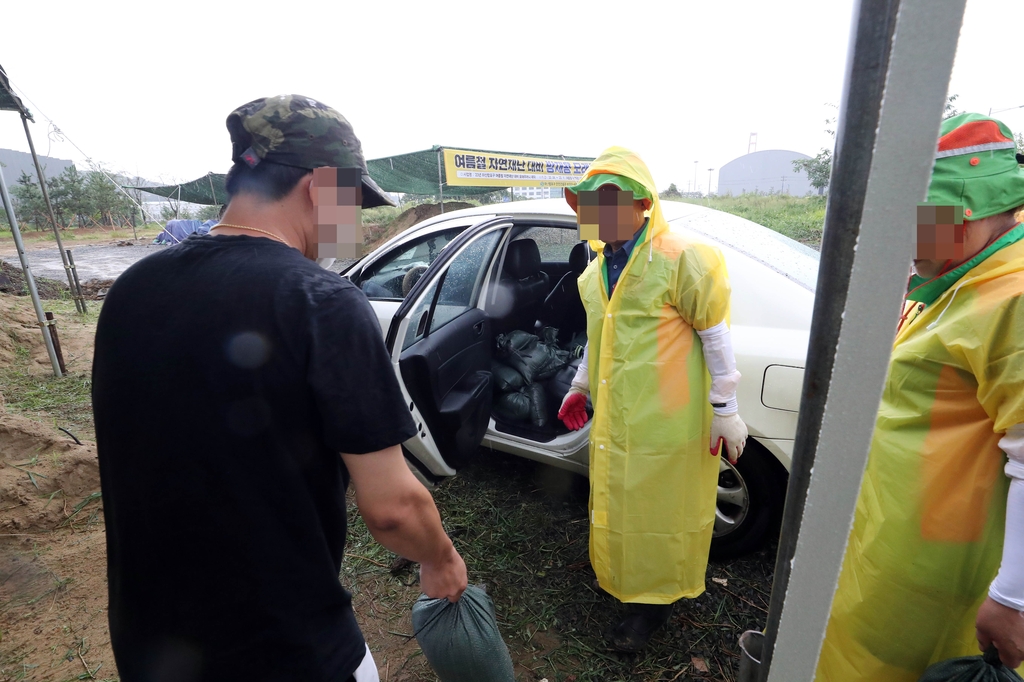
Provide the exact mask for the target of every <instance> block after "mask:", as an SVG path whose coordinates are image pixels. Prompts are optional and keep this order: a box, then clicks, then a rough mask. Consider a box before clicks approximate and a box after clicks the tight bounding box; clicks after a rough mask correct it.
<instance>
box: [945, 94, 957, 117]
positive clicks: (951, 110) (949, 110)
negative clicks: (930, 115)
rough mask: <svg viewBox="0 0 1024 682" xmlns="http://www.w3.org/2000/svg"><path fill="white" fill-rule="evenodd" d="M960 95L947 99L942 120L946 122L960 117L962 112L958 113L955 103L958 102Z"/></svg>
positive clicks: (950, 96)
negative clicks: (948, 119)
mask: <svg viewBox="0 0 1024 682" xmlns="http://www.w3.org/2000/svg"><path fill="white" fill-rule="evenodd" d="M958 97H960V95H949V96H947V97H946V106H945V107H943V108H942V120H943V121H945V120H946V119H947V118H953V117H954V116H959V115H960V113H961V112H959V111H957V109H956V107H955V106H954V105H953V102H955V101H956V100H957V98H958Z"/></svg>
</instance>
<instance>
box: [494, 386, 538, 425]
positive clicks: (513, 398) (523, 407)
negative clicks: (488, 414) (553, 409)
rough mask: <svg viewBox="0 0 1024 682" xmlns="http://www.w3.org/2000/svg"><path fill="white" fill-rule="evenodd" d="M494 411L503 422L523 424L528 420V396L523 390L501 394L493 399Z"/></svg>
mask: <svg viewBox="0 0 1024 682" xmlns="http://www.w3.org/2000/svg"><path fill="white" fill-rule="evenodd" d="M494 411H495V413H497V415H498V416H499V417H501V418H502V419H504V420H505V421H511V422H524V421H527V420H529V418H530V396H528V395H526V391H525V389H522V388H521V389H519V390H518V391H512V392H511V393H502V394H501V395H499V396H498V397H497V398H495V399H494Z"/></svg>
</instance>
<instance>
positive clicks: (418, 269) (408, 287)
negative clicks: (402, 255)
mask: <svg viewBox="0 0 1024 682" xmlns="http://www.w3.org/2000/svg"><path fill="white" fill-rule="evenodd" d="M426 271H427V266H426V265H414V266H413V267H411V268H409V271H408V272H406V273H405V277H403V278H402V297H403V298H405V297H406V296H408V295H409V292H410V291H412V288H413V287H414V286H416V282H418V281H419V279H420V277H421V276H422V275H423V273H424V272H426Z"/></svg>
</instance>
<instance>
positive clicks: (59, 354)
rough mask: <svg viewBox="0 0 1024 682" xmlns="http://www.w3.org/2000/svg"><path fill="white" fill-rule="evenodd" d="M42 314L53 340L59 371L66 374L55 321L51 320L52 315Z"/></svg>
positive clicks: (66, 370)
mask: <svg viewBox="0 0 1024 682" xmlns="http://www.w3.org/2000/svg"><path fill="white" fill-rule="evenodd" d="M43 314H44V315H45V316H46V324H48V325H49V327H50V339H52V340H53V352H54V353H56V354H57V364H58V365H60V371H61V372H63V373H64V374H67V373H68V368H67V367H65V366H64V353H62V352H61V350H60V337H59V336H57V321H56V320H54V319H53V313H43Z"/></svg>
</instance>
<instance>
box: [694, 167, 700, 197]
mask: <svg viewBox="0 0 1024 682" xmlns="http://www.w3.org/2000/svg"><path fill="white" fill-rule="evenodd" d="M698 163H700V162H699V161H694V162H693V191H694V192H696V191H697V164H698Z"/></svg>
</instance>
